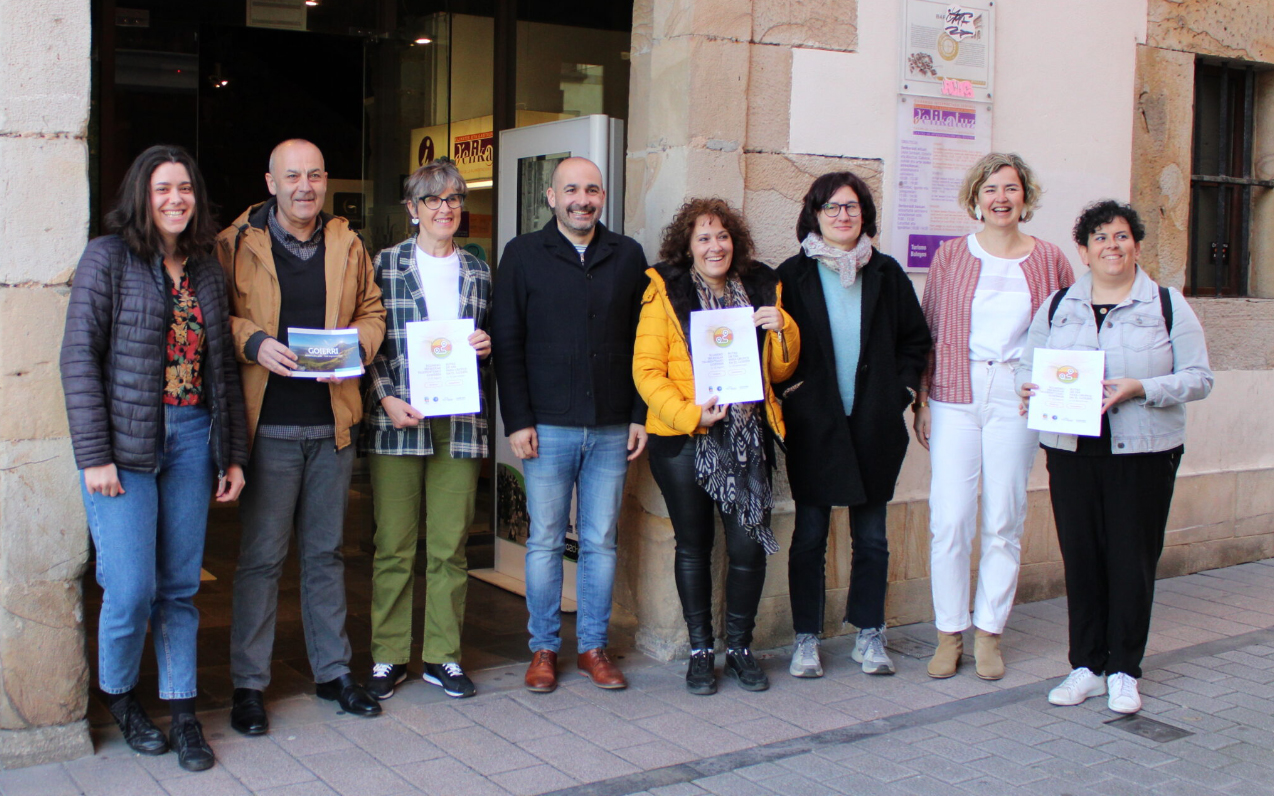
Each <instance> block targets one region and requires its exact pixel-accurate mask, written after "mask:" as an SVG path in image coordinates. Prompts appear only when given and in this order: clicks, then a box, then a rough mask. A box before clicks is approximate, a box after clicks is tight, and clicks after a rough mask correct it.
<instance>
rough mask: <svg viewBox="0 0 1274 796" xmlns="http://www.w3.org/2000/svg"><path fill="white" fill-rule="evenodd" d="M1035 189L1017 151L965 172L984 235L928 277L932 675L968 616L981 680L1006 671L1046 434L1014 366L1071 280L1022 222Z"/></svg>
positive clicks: (967, 199) (938, 672) (946, 669)
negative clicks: (1025, 408) (1022, 402)
mask: <svg viewBox="0 0 1274 796" xmlns="http://www.w3.org/2000/svg"><path fill="white" fill-rule="evenodd" d="M1039 195H1040V188H1039V185H1038V183H1036V181H1035V176H1034V174H1033V173H1032V172H1031V169H1030V168H1029V167H1028V166H1027V165H1026V163H1025V162H1023V160H1022V159H1021V158H1020V157H1018V156H1017V155H1015V154H1001V153H991V154H989V155H987V156H986V157H984V158H982V159H981V160H979V161H978V162H977V163H976V164H975V165H974V166H973V168H972V169H970V170H969V173H968V174H967V175H965V178H964V185H963V186H961V189H960V199H961V204H963V206H964V208H965V209H966V210H967V211H968V213H969V215H970V216H972V217H973V218H976V219H977V220H979V221H981V222H983V227H982V230H981V231H980V232H977V233H974V234H971V235H969V236H967V237H962V238H955V239H952V240H949V241H946V242H945V243H943V244H942V246H941V247H940V248H939V249H938V251H937V253H936V254H935V255H934V259H933V265H932V266H931V267H930V269H929V278H928V279H927V280H926V282H925V292H924V300H923V302H922V308H923V309H924V313H925V319H926V320H927V321H928V322H929V331H930V333H931V334H932V335H933V342H934V347H933V352H932V353H931V354H930V355H929V367H928V369H927V370H926V371H925V373H924V374H923V376H922V377H921V380H920V393H919V394H918V395H917V397H916V404H915V406H914V410H915V415H916V418H915V428H916V436H917V437H918V438H919V440H920V444H922V445H924V446H925V447H926V448H928V449H929V452H930V460H931V465H932V470H933V477H932V480H931V482H930V488H929V530H930V534H931V540H930V548H929V549H930V552H929V576H930V583H931V585H932V588H933V611H934V623H935V624H936V625H937V628H938V649H937V652H935V653H934V656H933V658H932V659H931V660H930V661H929V676H930V677H939V678H942V677H951V676H952V675H954V674H955V673H956V668H957V667H958V666H959V663H960V656H961V655H962V654H963V652H964V639H963V633H964V631H965V630H967V629H968V628H969V625H970V624H972V625H973V626H974V628H975V633H974V637H975V638H974V647H973V653H974V662H975V664H976V671H977V675H978V676H979V677H981V678H983V679H984V680H998V679H1000V678H1001V677H1003V676H1004V661H1003V659H1002V658H1001V656H1000V633H1002V632H1003V630H1004V625H1005V624H1006V623H1007V621H1008V617H1009V609H1010V608H1011V607H1012V605H1013V596H1014V594H1015V593H1016V591H1017V575H1018V568H1019V565H1020V559H1021V540H1022V527H1023V524H1024V522H1025V520H1026V482H1027V478H1028V477H1029V476H1030V472H1031V465H1032V464H1033V463H1034V461H1035V450H1036V447H1037V446H1038V444H1039V435H1038V434H1036V433H1035V432H1034V431H1030V430H1028V429H1027V427H1026V419H1025V418H1023V417H1021V416H1020V415H1019V414H1018V403H1019V400H1018V397H1017V394H1016V393H1015V391H1014V384H1013V367H1014V365H1015V364H1016V363H1017V360H1018V358H1019V357H1020V356H1021V355H1022V350H1023V347H1024V346H1025V344H1026V333H1027V329H1028V328H1029V327H1030V323H1031V318H1032V317H1033V316H1034V314H1035V311H1036V310H1037V309H1039V307H1040V305H1041V304H1042V303H1043V302H1044V301H1045V300H1046V299H1047V298H1048V296H1049V294H1051V293H1052V292H1053V291H1055V290H1058V289H1059V288H1063V287H1067V286H1068V285H1070V284H1071V283H1072V282H1074V281H1075V277H1074V274H1072V272H1071V267H1070V264H1069V263H1068V262H1067V261H1066V257H1065V256H1064V255H1063V254H1062V252H1061V250H1060V249H1059V248H1058V247H1056V246H1054V245H1053V244H1051V243H1046V242H1045V241H1042V240H1039V239H1037V238H1034V237H1031V236H1030V235H1027V234H1026V233H1025V232H1022V231H1021V230H1020V229H1019V226H1020V224H1021V223H1022V222H1024V221H1029V220H1030V219H1031V215H1032V214H1033V212H1034V210H1035V206H1036V203H1037V202H1038V200H1039ZM979 478H981V481H982V546H981V547H982V556H981V561H980V562H979V565H978V589H977V594H976V596H975V599H974V606H973V615H972V617H970V615H969V560H970V555H971V553H972V549H973V537H974V536H975V535H976V533H977V515H978V480H979Z"/></svg>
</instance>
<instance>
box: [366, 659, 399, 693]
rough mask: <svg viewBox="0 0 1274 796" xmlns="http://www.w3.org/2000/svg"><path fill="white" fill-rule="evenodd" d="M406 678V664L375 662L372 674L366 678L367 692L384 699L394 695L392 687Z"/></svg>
mask: <svg viewBox="0 0 1274 796" xmlns="http://www.w3.org/2000/svg"><path fill="white" fill-rule="evenodd" d="M406 679H407V664H405V663H377V664H374V665H373V666H372V676H371V677H369V678H367V693H369V694H371V695H372V696H374V697H376V698H377V699H379V700H381V701H384V700H386V699H389V698H390V697H391V696H393V695H394V688H395V687H397V686H398V684H399V683H401V682H402V681H403V680H406Z"/></svg>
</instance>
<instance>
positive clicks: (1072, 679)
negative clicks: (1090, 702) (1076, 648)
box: [1048, 666, 1106, 705]
mask: <svg viewBox="0 0 1274 796" xmlns="http://www.w3.org/2000/svg"><path fill="white" fill-rule="evenodd" d="M1104 693H1106V681H1105V680H1104V679H1102V676H1101V675H1100V674H1093V673H1092V672H1091V671H1090V670H1089V669H1088V667H1087V666H1081V667H1079V668H1078V669H1075V670H1074V671H1072V672H1071V673H1070V675H1069V676H1067V678H1066V679H1065V680H1063V681H1062V683H1061V685H1059V686H1057V687H1056V688H1054V689H1053V690H1052V691H1049V692H1048V701H1049V702H1051V703H1053V704H1054V705H1078V704H1081V703H1082V702H1083V701H1084V700H1085V699H1088V698H1089V697H1095V696H1101V695H1102V694H1104Z"/></svg>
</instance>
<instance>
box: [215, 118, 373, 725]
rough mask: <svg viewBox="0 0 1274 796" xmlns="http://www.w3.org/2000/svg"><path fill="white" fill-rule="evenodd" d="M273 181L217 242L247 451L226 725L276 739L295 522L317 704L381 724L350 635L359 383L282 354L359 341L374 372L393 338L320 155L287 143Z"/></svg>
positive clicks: (278, 152) (273, 167)
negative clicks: (346, 533) (278, 628)
mask: <svg viewBox="0 0 1274 796" xmlns="http://www.w3.org/2000/svg"><path fill="white" fill-rule="evenodd" d="M265 179H266V186H267V187H268V188H269V189H270V193H271V194H273V195H274V198H272V199H270V200H269V201H267V202H264V203H263V204H259V205H256V206H254V207H251V208H249V209H248V210H246V211H245V212H244V213H243V215H241V216H239V218H237V219H236V220H235V221H234V223H233V224H231V225H230V226H229V227H228V228H226V229H225V230H224V231H223V232H222V233H221V234H220V235H219V236H218V237H217V256H218V257H219V258H220V260H221V264H222V266H223V267H224V268H225V270H226V278H227V280H228V283H229V294H230V315H231V318H230V323H231V329H232V332H233V334H234V342H235V350H236V353H237V355H238V358H239V362H240V363H241V371H242V374H243V389H244V398H245V403H246V404H247V411H248V433H249V443H250V444H251V446H252V451H251V458H250V460H249V463H248V470H247V473H246V476H247V480H248V486H247V488H245V489H244V491H243V495H242V497H241V498H240V501H239V506H240V518H241V521H242V526H243V531H242V533H243V537H242V541H241V545H240V551H239V566H238V570H237V571H236V572H235V579H234V615H233V620H232V624H231V633H230V676H231V679H232V680H233V682H234V686H235V690H234V697H233V705H232V708H231V712H230V724H231V726H232V727H234V728H235V729H236V730H238V731H239V732H241V733H244V734H245V735H260V734H262V733H264V732H266V731H267V730H268V729H269V721H268V718H267V716H266V712H265V701H264V691H265V688H266V686H267V685H269V682H270V661H271V659H272V658H273V649H274V629H275V618H276V615H277V609H278V597H279V574H280V572H281V571H282V569H283V561H284V558H286V556H287V549H288V540H289V537H290V536H291V533H292V528H293V525H294V524H295V526H296V540H297V550H298V555H299V556H300V559H301V616H302V619H303V622H304V627H305V646H306V651H307V652H308V654H309V659H310V667H311V669H312V671H313V673H314V681H315V683H316V684H317V687H316V692H317V694H318V695H319V696H320V697H322V698H324V699H329V700H336V701H338V702H339V703H340V705H341V707H342V708H343V709H344V710H345V711H346V712H348V713H350V714H352V715H355V716H374V715H376V714H378V713H380V706H379V704H378V703H377V701H376V700H375V699H374V698H373V697H372V696H371V695H369V694H368V693H367V692H366V691H365V690H364V689H363V687H362V686H361V685H359V684H358V683H357V682H355V681H354V679H353V677H351V675H350V672H349V658H350V644H349V639H348V637H347V636H346V634H345V562H344V559H343V558H342V557H341V543H342V540H343V526H344V519H345V505H346V496H347V494H348V491H349V482H350V475H351V473H352V470H353V465H354V447H355V446H354V445H353V442H354V437H355V435H356V434H357V424H358V422H359V420H360V418H361V417H362V415H363V406H362V400H361V398H360V395H359V383H358V382H359V380H358V378H357V377H354V378H344V379H340V378H327V377H324V378H319V379H314V378H292V377H291V376H292V373H291V372H292V371H293V370H295V369H296V367H297V365H296V362H297V357H296V355H295V354H294V353H292V351H291V350H290V349H289V348H288V345H287V343H288V328H289V327H299V328H310V329H355V330H357V332H358V341H359V347H360V349H361V354H362V361H363V363H364V364H367V363H369V362H371V359H372V357H373V356H375V354H376V351H377V349H379V348H380V344H381V340H382V339H383V338H384V336H385V308H384V307H383V306H382V305H381V299H380V288H378V287H377V286H376V283H375V282H374V281H373V279H372V263H371V259H370V258H369V257H368V254H367V249H366V247H365V246H364V245H363V242H362V240H361V239H360V238H359V237H358V235H357V234H356V233H355V232H354V231H353V230H351V229H350V228H349V224H348V223H347V222H346V221H345V219H343V218H338V217H334V216H330V215H328V214H326V213H324V212H323V211H322V208H323V199H324V197H325V195H326V193H327V172H326V171H325V170H324V165H323V154H322V153H321V152H320V151H319V149H318V147H316V146H314V145H313V144H311V143H310V142H308V141H302V140H295V139H294V140H289V141H284V142H283V143H281V144H279V145H278V146H277V147H275V149H274V152H273V153H271V155H270V170H269V172H268V173H267V174H266V178H265Z"/></svg>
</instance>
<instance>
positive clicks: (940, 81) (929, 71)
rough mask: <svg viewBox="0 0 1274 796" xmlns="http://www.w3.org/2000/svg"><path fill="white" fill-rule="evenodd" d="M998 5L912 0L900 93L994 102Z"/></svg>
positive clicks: (906, 19)
mask: <svg viewBox="0 0 1274 796" xmlns="http://www.w3.org/2000/svg"><path fill="white" fill-rule="evenodd" d="M992 5H993V4H992V3H989V2H987V3H953V2H949V1H948V0H906V2H905V3H904V4H903V20H902V50H901V53H902V62H901V63H900V64H899V66H900V74H899V78H900V80H899V92H900V93H902V94H912V95H920V96H926V97H954V98H957V99H966V100H976V101H979V102H985V101H988V100H990V99H991V93H992V90H993V87H992V85H991V81H992V74H993V72H992V63H993V61H994V58H993V56H994V52H995V48H994V42H995V16H994V9H993V8H992Z"/></svg>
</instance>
